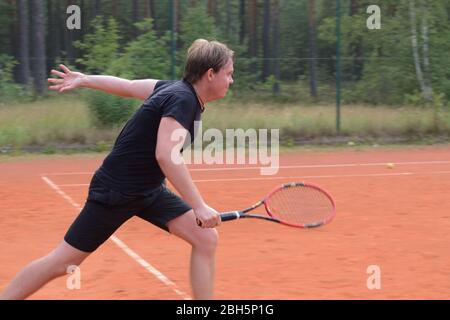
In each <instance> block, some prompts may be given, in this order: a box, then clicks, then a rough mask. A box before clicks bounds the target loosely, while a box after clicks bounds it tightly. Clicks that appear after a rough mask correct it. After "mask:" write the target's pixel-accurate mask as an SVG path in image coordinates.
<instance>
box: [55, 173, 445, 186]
mask: <svg viewBox="0 0 450 320" xmlns="http://www.w3.org/2000/svg"><path fill="white" fill-rule="evenodd" d="M428 174H429V175H434V174H450V171H430V172H396V173H368V174H341V175H323V176H277V177H264V178H224V179H200V180H192V181H193V182H227V181H249V180H279V179H285V180H286V179H290V180H292V179H324V178H364V177H396V176H399V177H402V176H418V175H428ZM59 186H60V187H69V188H70V187H86V186H89V183H76V184H60V185H59Z"/></svg>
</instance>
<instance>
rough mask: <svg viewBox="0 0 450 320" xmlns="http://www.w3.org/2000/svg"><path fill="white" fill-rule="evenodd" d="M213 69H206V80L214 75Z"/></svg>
mask: <svg viewBox="0 0 450 320" xmlns="http://www.w3.org/2000/svg"><path fill="white" fill-rule="evenodd" d="M214 73H215V72H214V69H213V68H209V69H208V71H206V75H207V77H208V80H210V81H211V80H212V79H213V77H214Z"/></svg>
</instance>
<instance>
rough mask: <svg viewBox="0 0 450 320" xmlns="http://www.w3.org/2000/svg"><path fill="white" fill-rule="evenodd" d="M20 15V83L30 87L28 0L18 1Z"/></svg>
mask: <svg viewBox="0 0 450 320" xmlns="http://www.w3.org/2000/svg"><path fill="white" fill-rule="evenodd" d="M17 6H18V8H17V9H18V15H19V17H18V18H19V48H18V49H19V54H18V56H19V63H20V64H19V67H18V81H19V83H20V84H23V85H25V86H29V85H30V82H31V79H30V54H29V46H28V44H29V37H28V0H18V2H17Z"/></svg>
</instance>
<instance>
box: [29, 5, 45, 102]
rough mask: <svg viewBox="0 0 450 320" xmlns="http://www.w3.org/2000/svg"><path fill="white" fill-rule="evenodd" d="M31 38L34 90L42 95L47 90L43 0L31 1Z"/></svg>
mask: <svg viewBox="0 0 450 320" xmlns="http://www.w3.org/2000/svg"><path fill="white" fill-rule="evenodd" d="M31 11H32V12H33V14H32V15H31V24H32V26H33V27H32V28H31V38H32V48H33V50H32V52H33V64H32V72H33V79H34V87H35V89H36V92H37V93H38V94H40V95H43V94H44V93H45V92H46V91H47V81H46V80H47V70H46V65H47V64H46V55H45V17H44V2H43V0H34V1H32V2H31Z"/></svg>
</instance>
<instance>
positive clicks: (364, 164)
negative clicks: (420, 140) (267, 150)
mask: <svg viewBox="0 0 450 320" xmlns="http://www.w3.org/2000/svg"><path fill="white" fill-rule="evenodd" d="M386 163H392V164H394V165H400V166H401V165H417V164H423V165H433V164H448V163H450V160H449V161H446V160H445V161H414V162H389V161H386V162H372V163H342V164H312V165H295V166H279V167H278V168H279V169H300V168H304V169H307V168H344V167H370V166H385V165H386ZM188 168H189V166H188ZM264 168H270V167H269V166H264V167H262V166H260V167H231V168H230V167H221V168H192V169H191V168H189V171H229V170H261V169H264ZM86 174H87V175H92V174H93V172H55V173H43V174H42V175H45V176H69V175H86Z"/></svg>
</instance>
